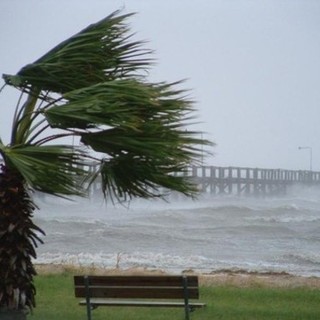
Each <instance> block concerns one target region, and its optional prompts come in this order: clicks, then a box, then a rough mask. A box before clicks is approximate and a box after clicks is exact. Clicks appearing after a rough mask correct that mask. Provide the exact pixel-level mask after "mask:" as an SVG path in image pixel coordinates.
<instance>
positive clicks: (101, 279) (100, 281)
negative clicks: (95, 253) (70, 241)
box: [74, 275, 199, 287]
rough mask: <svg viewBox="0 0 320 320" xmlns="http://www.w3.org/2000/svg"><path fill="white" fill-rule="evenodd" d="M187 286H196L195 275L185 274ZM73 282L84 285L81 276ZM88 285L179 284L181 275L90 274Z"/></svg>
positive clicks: (180, 283)
mask: <svg viewBox="0 0 320 320" xmlns="http://www.w3.org/2000/svg"><path fill="white" fill-rule="evenodd" d="M187 278H188V287H189V286H190V287H198V286H199V283H198V277H197V276H187ZM74 284H75V285H76V286H80V285H85V282H84V277H83V276H75V277H74ZM90 285H91V286H95V285H108V286H122V285H126V286H157V287H160V286H163V287H167V286H177V287H178V286H179V287H180V286H181V285H182V276H166V275H163V276H161V275H160V276H159V275H157V276H90Z"/></svg>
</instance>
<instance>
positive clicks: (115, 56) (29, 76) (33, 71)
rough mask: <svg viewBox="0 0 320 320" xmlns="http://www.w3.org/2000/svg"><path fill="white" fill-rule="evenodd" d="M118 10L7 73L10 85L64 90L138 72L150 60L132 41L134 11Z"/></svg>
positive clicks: (24, 87)
mask: <svg viewBox="0 0 320 320" xmlns="http://www.w3.org/2000/svg"><path fill="white" fill-rule="evenodd" d="M118 13H119V12H118V11H117V12H114V13H112V14H111V15H109V16H108V17H106V18H104V19H102V20H101V21H99V22H97V23H95V24H92V25H90V26H88V27H87V28H85V29H84V30H82V31H81V32H79V33H78V34H76V35H74V36H73V37H71V38H69V39H67V40H65V41H63V42H62V43H60V44H59V45H58V46H56V47H55V48H53V49H52V50H50V51H49V52H48V53H47V54H45V55H44V56H42V57H41V58H40V59H38V60H37V61H35V62H34V63H32V64H29V65H27V66H25V67H24V68H22V69H21V70H20V71H19V72H18V73H17V75H15V76H10V75H4V80H5V81H6V83H7V84H9V85H13V86H17V87H20V88H22V89H23V90H26V91H30V88H31V87H36V88H39V89H41V90H49V91H53V92H58V93H65V92H68V91H71V90H75V89H79V88H84V87H88V86H91V85H93V84H96V83H100V82H104V81H110V80H113V79H119V78H127V77H132V76H135V75H137V74H139V70H141V69H142V70H144V69H145V68H146V67H148V65H149V64H150V63H151V60H150V59H149V58H146V57H145V55H146V54H149V53H150V51H149V50H143V49H141V45H142V42H138V41H130V40H131V36H128V27H127V26H126V24H125V23H124V21H125V20H126V19H127V18H128V17H130V16H131V15H132V14H126V15H122V16H119V15H118Z"/></svg>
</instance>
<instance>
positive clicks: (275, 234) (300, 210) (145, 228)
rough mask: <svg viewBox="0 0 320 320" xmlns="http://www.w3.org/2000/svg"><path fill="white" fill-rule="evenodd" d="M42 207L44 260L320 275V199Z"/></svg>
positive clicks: (83, 203)
mask: <svg viewBox="0 0 320 320" xmlns="http://www.w3.org/2000/svg"><path fill="white" fill-rule="evenodd" d="M38 205H39V207H40V208H41V211H39V212H37V213H36V218H35V221H36V223H37V224H38V225H39V226H40V227H41V228H42V229H44V231H45V232H46V234H47V236H46V237H44V238H43V239H44V240H45V244H44V245H40V246H39V248H38V251H37V252H38V259H37V263H66V264H74V265H87V266H88V265H95V266H99V267H107V268H114V267H120V268H130V267H137V266H138V267H143V268H151V269H153V268H157V269H164V270H170V271H172V270H174V271H182V270H186V269H193V270H199V271H213V270H219V269H232V270H234V269H245V270H250V271H262V272H265V271H270V272H290V273H294V274H303V275H320V261H319V260H320V258H319V252H320V232H319V231H320V202H317V201H313V198H310V201H309V198H308V197H305V198H302V197H301V195H299V197H293V196H290V197H287V198H283V199H279V198H277V199H276V198H274V199H253V198H252V199H246V198H237V197H224V198H214V197H211V198H210V197H203V199H201V201H198V202H195V201H190V200H186V201H183V202H173V203H165V202H160V201H155V202H146V201H141V200H139V201H134V202H132V203H131V204H130V205H128V206H116V207H112V206H111V205H109V204H108V205H107V206H105V205H104V204H103V202H102V201H101V200H100V199H99V200H98V201H95V200H94V199H91V200H82V199H81V200H77V201H75V202H67V201H65V200H60V199H58V200H57V199H55V200H54V201H53V200H52V199H51V198H47V199H44V200H39V203H38Z"/></svg>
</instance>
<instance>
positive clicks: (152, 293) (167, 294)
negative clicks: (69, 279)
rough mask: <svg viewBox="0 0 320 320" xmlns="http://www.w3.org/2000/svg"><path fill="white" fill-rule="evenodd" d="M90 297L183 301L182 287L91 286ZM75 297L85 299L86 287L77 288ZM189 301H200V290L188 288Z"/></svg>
mask: <svg viewBox="0 0 320 320" xmlns="http://www.w3.org/2000/svg"><path fill="white" fill-rule="evenodd" d="M89 290H90V297H93V298H140V299H143V298H150V297H151V298H154V299H166V298H167V299H183V298H184V291H183V288H182V287H180V288H179V287H128V286H125V287H119V286H108V287H106V286H90V289H89ZM75 296H76V297H77V298H84V297H85V296H86V289H85V287H79V286H77V287H75ZM188 297H189V299H198V298H199V290H198V288H188Z"/></svg>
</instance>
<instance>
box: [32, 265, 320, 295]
mask: <svg viewBox="0 0 320 320" xmlns="http://www.w3.org/2000/svg"><path fill="white" fill-rule="evenodd" d="M35 268H36V271H37V272H38V274H40V275H41V274H59V273H64V272H69V273H74V274H91V275H92V274H97V275H144V274H159V275H160V274H167V273H166V272H164V271H162V270H149V269H144V268H130V269H117V268H115V269H104V268H97V267H76V266H71V265H60V264H59V265H57V264H36V265H35ZM183 273H184V274H193V275H198V277H199V282H200V285H201V286H223V285H232V286H235V287H267V288H297V287H307V288H311V289H320V278H318V277H302V276H295V275H290V274H288V273H256V272H247V271H242V270H239V271H229V270H219V271H214V272H210V273H196V272H194V271H193V270H186V271H184V272H183Z"/></svg>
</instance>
